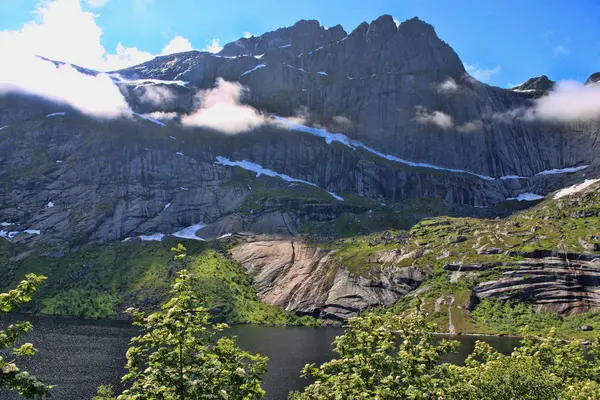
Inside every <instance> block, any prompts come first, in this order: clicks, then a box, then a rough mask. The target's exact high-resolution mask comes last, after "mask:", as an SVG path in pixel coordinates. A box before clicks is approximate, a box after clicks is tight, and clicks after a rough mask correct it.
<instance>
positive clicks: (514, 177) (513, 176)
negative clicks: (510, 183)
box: [500, 175, 529, 181]
mask: <svg viewBox="0 0 600 400" xmlns="http://www.w3.org/2000/svg"><path fill="white" fill-rule="evenodd" d="M500 179H501V180H503V181H507V180H512V179H529V178H527V177H526V176H519V175H505V176H501V177H500Z"/></svg>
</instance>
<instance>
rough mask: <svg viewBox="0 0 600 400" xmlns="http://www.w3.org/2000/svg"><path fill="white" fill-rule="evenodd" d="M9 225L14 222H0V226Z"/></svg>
mask: <svg viewBox="0 0 600 400" xmlns="http://www.w3.org/2000/svg"><path fill="white" fill-rule="evenodd" d="M11 225H14V224H13V223H11V222H0V226H4V227H6V226H11Z"/></svg>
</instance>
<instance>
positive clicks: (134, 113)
mask: <svg viewBox="0 0 600 400" xmlns="http://www.w3.org/2000/svg"><path fill="white" fill-rule="evenodd" d="M129 113H131V114H133V115H136V116H138V117H140V118H143V119H145V120H148V121H150V122H154V123H155V124H156V125H160V126H167V125H165V124H164V123H162V122H161V121H159V120H157V119H154V118H151V117H149V116H147V115H144V114H138V113H136V112H133V111H129Z"/></svg>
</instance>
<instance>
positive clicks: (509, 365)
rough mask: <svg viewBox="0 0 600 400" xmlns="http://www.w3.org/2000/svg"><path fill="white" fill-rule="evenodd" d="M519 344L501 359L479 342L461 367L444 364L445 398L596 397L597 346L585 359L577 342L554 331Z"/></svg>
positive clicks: (599, 343) (527, 337) (598, 373)
mask: <svg viewBox="0 0 600 400" xmlns="http://www.w3.org/2000/svg"><path fill="white" fill-rule="evenodd" d="M524 334H525V337H524V339H523V341H522V342H521V345H520V346H519V347H517V348H515V349H514V351H513V352H512V354H510V355H503V354H501V353H498V352H497V351H496V350H494V349H493V348H492V347H491V346H490V345H489V344H487V343H485V342H477V344H476V346H475V349H474V351H473V353H472V354H471V355H469V357H468V358H467V360H466V361H465V365H464V366H457V365H451V364H445V365H444V368H443V369H444V373H443V376H444V382H445V386H446V387H445V393H446V395H447V396H448V398H456V399H473V400H475V399H477V400H511V399H524V400H527V399H532V400H533V399H535V400H554V399H561V400H575V399H579V400H583V399H586V400H587V399H590V400H593V399H599V398H600V385H599V383H598V382H599V381H600V364H599V362H598V361H599V357H600V341H599V340H598V339H596V340H595V341H594V342H593V343H592V345H591V346H590V348H589V351H588V355H589V357H587V358H586V356H585V352H584V349H583V346H582V344H581V342H580V341H577V340H575V341H572V342H569V343H565V342H564V341H562V340H559V339H558V338H557V337H556V334H555V332H554V331H552V332H551V333H550V335H549V336H548V337H547V338H545V339H543V340H539V339H537V338H534V337H533V336H531V335H529V334H528V333H527V332H524Z"/></svg>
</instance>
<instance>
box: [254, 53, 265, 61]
mask: <svg viewBox="0 0 600 400" xmlns="http://www.w3.org/2000/svg"><path fill="white" fill-rule="evenodd" d="M263 56H264V54H259V55H256V56H254V58H256V59H258V60H260V59H261V58H263Z"/></svg>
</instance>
